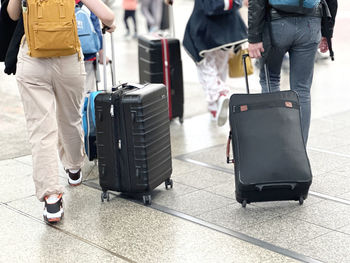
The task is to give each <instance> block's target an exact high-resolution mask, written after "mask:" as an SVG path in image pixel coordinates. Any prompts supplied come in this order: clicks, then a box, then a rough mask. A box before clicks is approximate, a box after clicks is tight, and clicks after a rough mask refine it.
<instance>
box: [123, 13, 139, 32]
mask: <svg viewBox="0 0 350 263" xmlns="http://www.w3.org/2000/svg"><path fill="white" fill-rule="evenodd" d="M135 13H136V11H135V10H125V13H124V23H125V27H126V29H127V30H128V32H130V28H129V25H128V18H129V17H131V18H132V20H133V21H134V28H135V33H137V26H136V17H135Z"/></svg>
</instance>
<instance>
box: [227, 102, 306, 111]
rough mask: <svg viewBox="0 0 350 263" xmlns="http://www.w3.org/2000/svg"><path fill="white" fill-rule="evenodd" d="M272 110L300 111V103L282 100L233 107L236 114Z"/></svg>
mask: <svg viewBox="0 0 350 263" xmlns="http://www.w3.org/2000/svg"><path fill="white" fill-rule="evenodd" d="M270 108H288V109H297V110H299V109H300V106H299V103H297V102H295V101H288V100H280V101H270V102H264V103H254V104H243V105H237V106H234V107H233V112H234V113H240V112H245V111H249V110H261V109H270Z"/></svg>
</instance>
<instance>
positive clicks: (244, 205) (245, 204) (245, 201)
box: [242, 199, 247, 208]
mask: <svg viewBox="0 0 350 263" xmlns="http://www.w3.org/2000/svg"><path fill="white" fill-rule="evenodd" d="M246 206H247V200H245V199H244V200H243V201H242V207H243V208H246Z"/></svg>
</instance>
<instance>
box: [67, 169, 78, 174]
mask: <svg viewBox="0 0 350 263" xmlns="http://www.w3.org/2000/svg"><path fill="white" fill-rule="evenodd" d="M79 170H80V169H78V170H73V169H69V171H70V172H71V173H72V174H76V173H77V172H79Z"/></svg>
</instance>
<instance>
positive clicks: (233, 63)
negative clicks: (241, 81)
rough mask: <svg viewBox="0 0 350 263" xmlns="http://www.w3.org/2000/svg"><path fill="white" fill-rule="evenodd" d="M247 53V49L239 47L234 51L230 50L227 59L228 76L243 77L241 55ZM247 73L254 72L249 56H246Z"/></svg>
mask: <svg viewBox="0 0 350 263" xmlns="http://www.w3.org/2000/svg"><path fill="white" fill-rule="evenodd" d="M244 54H248V49H239V50H238V51H237V52H236V53H234V52H232V53H231V54H230V58H229V60H228V71H229V76H230V78H240V77H244V67H243V55H244ZM246 62H247V74H248V75H251V74H253V72H254V69H253V64H252V61H251V59H250V57H247V59H246Z"/></svg>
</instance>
